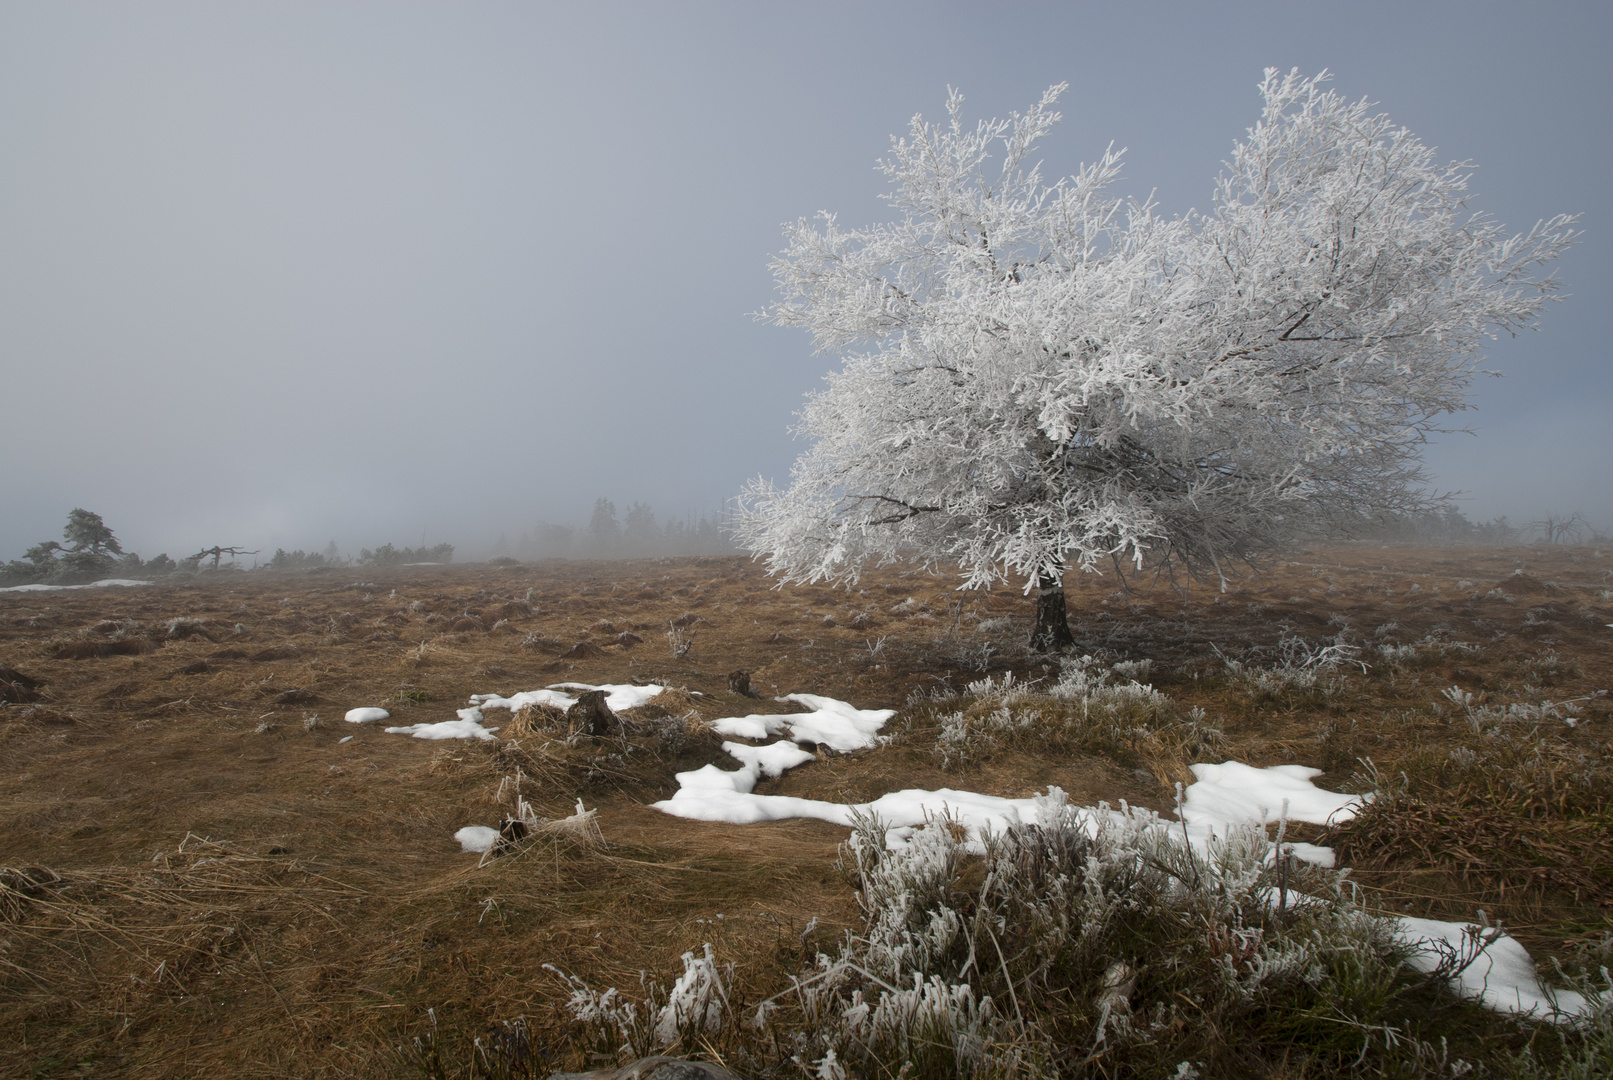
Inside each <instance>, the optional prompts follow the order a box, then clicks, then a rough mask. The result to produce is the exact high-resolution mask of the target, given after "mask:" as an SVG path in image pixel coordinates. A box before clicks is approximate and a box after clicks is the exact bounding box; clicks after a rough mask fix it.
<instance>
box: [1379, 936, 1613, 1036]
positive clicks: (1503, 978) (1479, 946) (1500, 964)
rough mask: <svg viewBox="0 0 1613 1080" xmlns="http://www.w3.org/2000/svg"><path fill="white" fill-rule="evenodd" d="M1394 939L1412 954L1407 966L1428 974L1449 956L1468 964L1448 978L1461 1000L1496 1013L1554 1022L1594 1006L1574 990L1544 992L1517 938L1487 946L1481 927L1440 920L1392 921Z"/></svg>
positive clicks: (1508, 938)
mask: <svg viewBox="0 0 1613 1080" xmlns="http://www.w3.org/2000/svg"><path fill="white" fill-rule="evenodd" d="M1395 936H1396V937H1398V938H1399V939H1400V940H1401V941H1403V942H1405V943H1406V944H1408V945H1410V946H1412V947H1413V948H1414V949H1415V950H1416V951H1415V952H1413V953H1412V954H1411V956H1409V957H1408V958H1407V963H1409V964H1410V965H1411V966H1412V967H1414V968H1416V969H1417V970H1418V971H1422V972H1432V971H1434V970H1435V969H1437V968H1438V967H1439V966H1440V962H1441V961H1442V960H1444V959H1445V958H1446V957H1448V956H1455V957H1458V958H1460V959H1461V960H1467V959H1469V958H1471V960H1472V962H1471V963H1469V964H1468V965H1467V966H1466V967H1465V968H1463V969H1462V970H1461V971H1460V972H1459V973H1458V974H1457V975H1456V977H1455V978H1454V979H1452V980H1451V988H1452V989H1453V990H1454V991H1455V992H1456V994H1457V995H1458V996H1460V997H1464V998H1468V999H1470V1000H1473V1001H1477V1002H1478V1003H1479V1004H1481V1005H1483V1006H1485V1007H1486V1008H1490V1009H1494V1010H1495V1011H1496V1012H1510V1013H1519V1014H1522V1015H1524V1016H1535V1017H1539V1018H1541V1019H1549V1020H1556V1019H1561V1018H1577V1017H1582V1016H1586V1015H1588V1014H1589V1013H1590V1012H1591V1010H1592V1009H1593V1008H1594V1007H1595V1003H1594V1002H1592V1001H1590V1000H1588V999H1587V998H1586V997H1585V995H1584V994H1581V993H1578V992H1577V991H1574V990H1548V989H1546V988H1545V987H1542V986H1541V985H1540V980H1539V979H1537V978H1536V977H1535V962H1534V960H1532V959H1531V958H1530V956H1529V950H1527V949H1525V948H1524V947H1523V946H1522V945H1520V944H1518V941H1517V939H1516V938H1513V937H1511V936H1509V935H1506V934H1502V935H1500V936H1499V937H1497V938H1496V939H1495V940H1493V941H1489V942H1486V941H1485V938H1486V937H1487V934H1486V933H1485V931H1484V928H1483V927H1480V926H1476V925H1474V924H1472V923H1452V922H1441V921H1439V920H1438V919H1414V918H1411V917H1410V916H1406V917H1403V918H1399V919H1396V920H1395Z"/></svg>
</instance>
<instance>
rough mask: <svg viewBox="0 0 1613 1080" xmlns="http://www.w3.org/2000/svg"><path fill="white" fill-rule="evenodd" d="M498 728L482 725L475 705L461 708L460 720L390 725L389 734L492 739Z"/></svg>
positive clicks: (437, 737)
mask: <svg viewBox="0 0 1613 1080" xmlns="http://www.w3.org/2000/svg"><path fill="white" fill-rule="evenodd" d="M497 730H498V728H489V727H483V726H482V713H481V710H480V709H477V708H475V707H472V708H469V709H460V710H459V719H458V720H443V721H441V722H439V723H436V724H410V725H408V726H407V727H389V728H387V729H386V732H387V734H388V735H413V736H414V737H415V738H417V739H491V738H492V737H493V732H495V731H497Z"/></svg>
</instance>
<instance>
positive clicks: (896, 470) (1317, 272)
mask: <svg viewBox="0 0 1613 1080" xmlns="http://www.w3.org/2000/svg"><path fill="white" fill-rule="evenodd" d="M1327 77H1328V76H1327V75H1326V73H1325V72H1324V73H1323V74H1322V75H1320V76H1317V77H1315V78H1305V77H1301V76H1300V75H1299V74H1298V73H1297V72H1291V73H1289V74H1288V75H1286V76H1285V75H1281V74H1279V73H1278V72H1277V71H1276V70H1275V69H1269V70H1268V71H1267V72H1266V77H1265V79H1264V81H1263V82H1262V83H1261V84H1260V92H1261V95H1262V97H1263V99H1264V102H1265V108H1264V111H1263V114H1262V116H1261V119H1260V122H1259V123H1257V124H1256V125H1255V126H1254V127H1253V128H1250V129H1249V130H1248V132H1247V133H1246V137H1245V138H1244V139H1243V140H1242V141H1240V142H1237V143H1235V144H1234V146H1233V151H1232V156H1231V158H1230V159H1229V161H1228V162H1227V163H1226V166H1225V169H1224V171H1223V173H1222V175H1221V176H1220V178H1219V180H1218V181H1217V183H1216V186H1215V191H1214V198H1213V202H1212V205H1211V208H1210V209H1209V210H1208V211H1207V212H1205V213H1202V214H1201V213H1197V212H1194V213H1189V214H1187V215H1186V216H1182V217H1176V218H1165V217H1163V216H1162V215H1160V214H1159V213H1158V212H1157V211H1156V210H1155V208H1154V207H1153V206H1152V205H1150V204H1146V203H1136V202H1126V201H1124V200H1122V199H1120V198H1119V197H1117V196H1116V195H1114V194H1113V193H1112V191H1111V188H1112V187H1113V185H1114V184H1115V182H1116V181H1117V179H1118V178H1119V175H1120V153H1119V152H1116V151H1114V150H1113V148H1111V149H1110V150H1107V151H1105V152H1104V154H1103V155H1102V156H1100V157H1099V158H1098V160H1097V161H1096V162H1095V163H1093V164H1091V165H1088V166H1084V167H1083V168H1082V169H1081V170H1080V171H1079V172H1078V173H1076V174H1075V175H1074V176H1071V177H1068V178H1066V179H1063V180H1060V181H1058V182H1057V183H1054V184H1051V185H1047V184H1044V183H1043V181H1042V178H1041V175H1040V173H1039V170H1038V168H1037V167H1036V165H1035V164H1034V162H1033V159H1032V153H1033V151H1034V150H1035V147H1036V145H1037V143H1038V141H1039V140H1040V139H1041V138H1042V137H1043V136H1044V135H1046V134H1047V132H1048V131H1049V129H1051V128H1052V127H1053V125H1054V124H1055V123H1056V122H1057V121H1058V119H1059V114H1058V113H1057V112H1056V111H1054V105H1055V103H1056V101H1057V99H1058V97H1059V94H1060V93H1061V92H1062V91H1063V89H1064V87H1063V86H1056V87H1053V88H1052V89H1050V90H1049V91H1048V92H1047V93H1046V94H1045V95H1044V96H1043V97H1042V99H1041V101H1040V102H1038V103H1037V104H1036V106H1035V107H1034V108H1032V109H1030V110H1029V111H1028V112H1026V113H1025V114H1024V115H1020V114H1014V115H1012V116H1011V117H1010V118H1009V119H1007V120H992V121H989V122H984V123H980V124H978V125H976V126H973V127H969V126H966V125H965V123H964V120H963V116H962V98H961V96H960V95H958V94H957V93H956V92H953V93H952V95H951V98H950V100H949V101H948V106H947V108H948V112H949V114H950V122H948V123H946V124H942V125H931V124H928V123H925V122H924V121H923V120H922V118H920V117H915V118H914V120H913V122H912V127H911V129H910V132H909V134H908V136H907V137H906V138H901V139H893V140H892V149H891V154H890V156H889V158H887V159H885V160H882V161H881V162H880V163H879V168H880V171H882V172H883V173H884V174H885V176H886V177H887V178H888V179H889V181H890V185H891V190H890V192H889V194H887V195H886V198H887V199H888V201H889V202H890V205H891V206H892V208H893V209H894V210H895V211H896V215H897V217H896V220H895V221H892V222H889V223H887V224H882V225H875V226H872V227H870V228H866V229H858V230H847V229H843V228H841V227H840V225H839V224H838V223H837V222H836V220H835V218H834V216H833V215H830V214H824V215H822V216H821V218H820V220H819V221H818V222H817V223H809V222H807V221H805V220H803V221H800V222H798V223H797V224H795V225H793V226H790V227H789V228H787V230H786V236H787V239H788V247H787V249H786V250H785V252H784V253H783V254H782V255H781V256H780V257H779V258H777V259H775V260H774V262H773V271H774V275H775V277H776V279H777V284H778V288H779V291H780V292H781V294H782V297H783V298H782V300H781V302H780V303H778V304H777V305H776V306H775V307H773V308H772V309H771V311H770V312H769V313H768V315H769V317H770V318H771V319H772V320H773V321H774V322H776V323H778V324H780V325H783V326H791V327H802V328H804V329H806V330H808V331H810V332H811V333H812V335H813V338H814V340H815V342H816V344H817V346H818V348H819V349H820V351H827V352H833V353H840V354H842V355H843V357H844V366H843V368H842V369H841V370H840V371H837V372H835V373H833V374H832V375H830V376H829V377H828V379H827V383H828V385H827V388H826V389H824V390H822V391H820V392H819V393H817V394H816V395H814V396H813V397H811V398H810V399H809V401H808V403H807V405H806V407H805V409H804V411H803V412H802V414H801V424H800V426H799V429H798V430H799V433H801V434H803V435H804V436H806V437H807V438H809V439H810V440H811V441H812V445H811V448H810V449H809V450H808V451H807V452H806V453H805V454H803V455H802V457H801V458H800V460H799V461H798V462H797V463H796V466H795V468H794V472H793V477H792V481H791V484H790V486H789V487H788V489H786V490H778V489H775V488H773V487H772V486H770V485H768V484H766V483H764V482H762V481H757V482H756V483H754V484H753V485H752V486H751V487H750V488H749V489H748V490H747V492H746V493H745V495H744V496H742V498H741V512H740V515H739V518H738V521H737V523H736V533H737V536H738V538H739V539H740V541H741V543H742V544H743V545H744V546H745V547H747V548H749V549H751V550H753V551H756V552H758V553H761V554H764V555H765V556H766V558H767V561H768V565H769V568H770V569H771V570H772V571H773V572H774V573H776V574H780V575H782V576H783V577H784V578H785V579H786V580H801V581H815V580H824V579H828V580H841V579H848V578H849V579H853V580H854V579H855V577H856V575H857V574H858V572H859V571H860V569H861V568H862V567H863V566H864V565H866V564H867V563H868V562H869V560H870V559H872V560H875V561H880V560H888V559H892V558H901V557H907V556H911V555H915V554H916V555H919V556H921V557H923V558H925V559H927V560H929V561H930V562H931V563H932V564H940V563H956V564H957V565H958V566H959V567H960V568H961V571H962V575H963V579H964V582H965V584H967V585H969V586H981V585H986V584H988V583H991V582H993V581H1000V580H1006V579H1008V578H1010V577H1012V576H1023V578H1024V579H1025V581H1026V588H1027V590H1028V589H1030V588H1032V587H1035V588H1037V589H1038V591H1039V596H1038V604H1037V624H1036V630H1035V632H1034V634H1033V637H1032V642H1033V644H1035V645H1037V646H1039V647H1061V646H1064V645H1067V644H1069V643H1070V632H1069V627H1068V624H1067V621H1066V618H1065V608H1064V594H1063V580H1064V575H1065V573H1066V571H1067V570H1069V569H1072V568H1076V567H1078V568H1080V569H1083V570H1093V569H1096V568H1097V567H1098V565H1099V563H1100V562H1102V561H1106V560H1111V561H1113V563H1114V565H1115V567H1116V569H1117V570H1122V569H1123V567H1124V565H1125V564H1128V563H1129V564H1130V565H1131V566H1134V567H1141V566H1142V565H1143V563H1144V560H1145V559H1147V558H1151V559H1155V560H1157V561H1158V562H1159V563H1160V564H1161V565H1164V566H1167V567H1174V566H1185V567H1186V568H1188V569H1189V570H1191V571H1193V572H1198V571H1199V570H1201V569H1208V570H1210V571H1212V572H1214V573H1216V574H1217V575H1219V573H1220V569H1221V567H1222V565H1223V563H1224V561H1225V560H1226V559H1227V558H1229V557H1232V558H1240V557H1241V558H1247V557H1251V556H1253V555H1255V554H1257V553H1259V552H1261V551H1263V550H1270V549H1271V548H1273V547H1275V546H1277V545H1281V544H1283V543H1286V542H1289V541H1291V540H1293V539H1294V538H1296V537H1299V536H1302V535H1306V534H1308V533H1313V532H1316V531H1320V530H1329V529H1330V530H1339V529H1349V528H1350V527H1352V526H1359V525H1363V524H1365V523H1367V522H1368V521H1369V520H1370V518H1371V516H1372V515H1373V514H1377V513H1383V512H1393V513H1408V512H1413V511H1416V510H1419V509H1423V508H1426V507H1427V506H1428V505H1430V504H1431V503H1433V502H1437V500H1435V499H1432V498H1431V497H1430V494H1429V493H1428V491H1427V485H1426V482H1425V478H1424V476H1423V473H1422V471H1421V467H1420V452H1421V447H1422V444H1423V442H1424V440H1425V438H1426V436H1427V435H1428V434H1429V433H1431V432H1433V431H1437V430H1439V428H1438V427H1437V426H1436V425H1437V423H1438V421H1439V418H1440V417H1442V416H1443V415H1444V414H1447V413H1450V412H1452V411H1454V410H1458V409H1461V408H1463V407H1464V398H1465V392H1466V389H1467V387H1468V385H1469V383H1470V381H1471V379H1472V377H1473V374H1474V370H1475V364H1476V363H1477V362H1478V359H1479V348H1480V346H1481V344H1482V342H1483V341H1484V340H1485V339H1486V338H1487V337H1491V336H1493V335H1495V334H1496V333H1497V332H1508V333H1510V332H1515V331H1516V330H1518V329H1520V328H1524V327H1527V326H1530V325H1532V324H1533V323H1534V321H1535V319H1536V317H1537V315H1538V313H1539V311H1540V308H1541V306H1542V304H1543V303H1544V301H1545V300H1546V299H1547V298H1548V297H1549V296H1550V294H1551V292H1552V290H1553V288H1554V286H1555V283H1554V282H1553V281H1552V279H1551V278H1549V277H1545V276H1542V273H1541V267H1542V265H1543V264H1545V263H1548V262H1550V261H1551V260H1553V259H1555V258H1556V257H1557V256H1558V255H1559V254H1560V253H1561V252H1562V250H1563V249H1564V248H1565V247H1566V246H1567V245H1568V244H1570V243H1571V242H1572V240H1573V238H1574V233H1573V230H1572V228H1571V226H1572V223H1573V220H1574V219H1572V218H1570V217H1557V218H1553V219H1552V220H1551V221H1548V222H1543V223H1542V224H1540V225H1537V226H1536V227H1535V228H1534V229H1533V230H1532V231H1530V232H1529V233H1527V234H1525V235H1521V236H1514V235H1510V234H1509V233H1507V232H1506V231H1505V229H1504V228H1503V227H1502V226H1501V225H1500V224H1498V223H1496V222H1494V221H1491V220H1489V219H1488V218H1486V217H1484V216H1482V215H1477V214H1473V213H1470V212H1469V211H1468V210H1466V209H1465V207H1464V205H1463V200H1464V199H1465V197H1466V194H1467V181H1468V172H1469V170H1468V167H1467V166H1466V165H1465V164H1462V163H1454V164H1440V163H1438V162H1437V161H1436V160H1435V157H1434V153H1433V151H1432V150H1431V149H1430V148H1428V147H1426V146H1424V145H1423V144H1422V143H1421V142H1419V141H1418V140H1417V138H1416V137H1415V136H1413V135H1412V134H1410V133H1409V132H1408V131H1406V130H1405V129H1404V128H1400V127H1396V126H1395V125H1394V124H1392V123H1391V122H1390V121H1389V119H1388V118H1387V117H1385V116H1382V115H1378V114H1375V113H1374V112H1373V111H1372V108H1371V106H1370V105H1369V104H1368V103H1367V102H1365V101H1359V102H1350V101H1346V100H1345V99H1343V98H1342V97H1340V96H1339V95H1337V94H1336V93H1333V92H1331V91H1328V90H1326V89H1325V88H1324V86H1323V85H1322V84H1323V83H1324V82H1325V81H1326V79H1327Z"/></svg>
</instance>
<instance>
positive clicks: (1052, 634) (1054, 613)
mask: <svg viewBox="0 0 1613 1080" xmlns="http://www.w3.org/2000/svg"><path fill="white" fill-rule="evenodd" d="M1074 645H1075V635H1074V634H1072V633H1070V620H1069V618H1068V617H1067V616H1066V614H1065V610H1064V584H1063V582H1058V581H1054V580H1053V579H1052V578H1051V577H1047V576H1045V575H1044V576H1042V577H1039V578H1037V579H1036V629H1034V630H1032V631H1031V648H1033V649H1035V650H1037V651H1038V652H1062V651H1063V650H1065V649H1068V648H1072V647H1073V646H1074Z"/></svg>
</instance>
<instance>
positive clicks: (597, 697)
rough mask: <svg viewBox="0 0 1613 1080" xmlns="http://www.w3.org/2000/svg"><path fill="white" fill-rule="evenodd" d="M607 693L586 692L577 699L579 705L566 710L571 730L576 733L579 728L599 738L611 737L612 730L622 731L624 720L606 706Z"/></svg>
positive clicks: (601, 691)
mask: <svg viewBox="0 0 1613 1080" xmlns="http://www.w3.org/2000/svg"><path fill="white" fill-rule="evenodd" d="M605 696H606V695H605V691H603V690H586V691H584V692H583V694H582V696H581V697H579V698H577V703H576V704H575V705H573V706H572V707H571V708H569V709H567V710H566V720H567V721H568V722H570V724H571V730H573V731H576V730H577V728H578V726H579V725H581V726H584V727H586V728H587V729H588V734H590V735H593V736H595V737H596V738H597V737H600V736H604V735H609V734H610V733H611V729H612V728H615V729H617V730H620V729H621V726H622V718H621V717H620V716H617V715H616V714H615V713H614V712H612V711H611V707H610V706H609V705H607V704H605Z"/></svg>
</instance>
